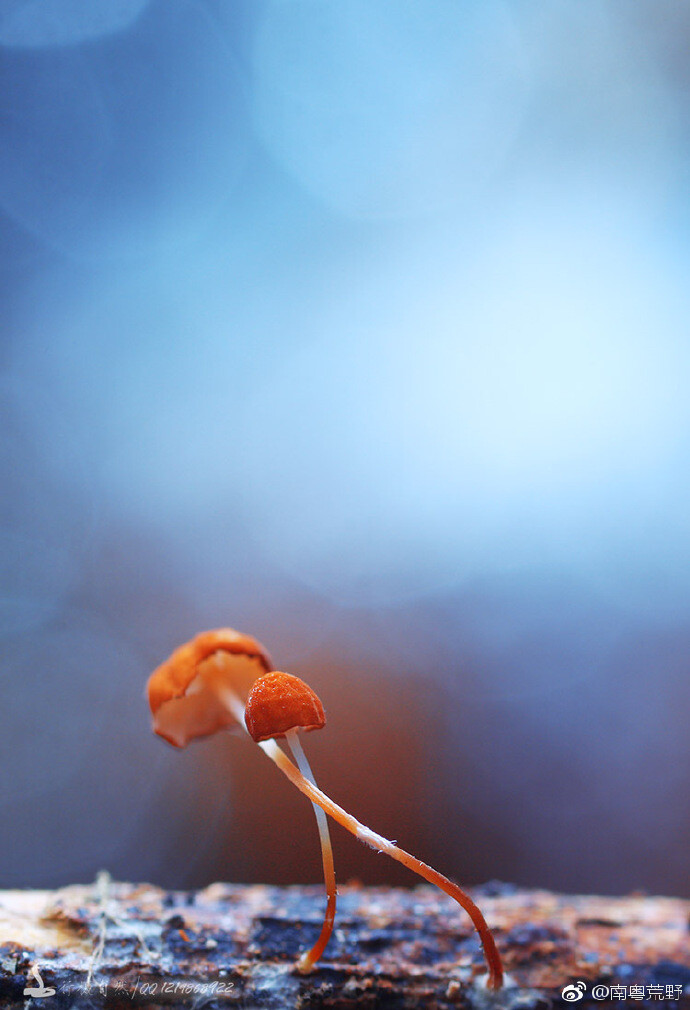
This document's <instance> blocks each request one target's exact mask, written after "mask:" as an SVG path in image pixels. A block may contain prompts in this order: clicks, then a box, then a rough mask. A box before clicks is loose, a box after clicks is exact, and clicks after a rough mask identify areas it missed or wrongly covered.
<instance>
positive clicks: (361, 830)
mask: <svg viewBox="0 0 690 1010" xmlns="http://www.w3.org/2000/svg"><path fill="white" fill-rule="evenodd" d="M259 747H261V749H262V750H263V752H264V754H266V756H267V757H269V758H270V759H271V761H273V762H274V764H276V765H277V766H278V768H280V770H281V771H282V772H283V774H284V775H286V776H287V778H289V779H290V781H291V782H292V784H293V785H295V786H297V788H298V789H299V790H300V791H301V792H303V793H304V795H305V796H306V797H307V798H308V799H310V800H311V802H312V803H317V804H318V805H319V806H320V807H321V809H322V810H324V811H325V812H326V813H327V814H329V816H331V817H332V818H333V820H334V821H337V822H338V824H340V825H341V826H342V827H344V828H345V829H346V830H347V831H349V832H351V834H353V835H355V837H356V838H359V840H360V841H361V842H364V843H365V844H366V845H370V846H371V847H372V848H373V849H377V850H378V851H379V852H385V853H386V855H388V856H390V857H391V858H392V859H396V860H397V861H398V862H399V863H402V864H403V866H406V867H407V868H408V869H409V870H412V871H413V873H417V874H419V876H420V877H423V878H424V879H425V880H428V881H429V883H430V884H435V885H436V887H440V889H441V890H442V891H445V893H446V894H448V895H449V896H450V897H451V898H453V899H454V900H455V901H457V902H458V904H459V905H461V906H462V908H464V909H465V911H466V912H467V914H468V915H469V917H470V919H471V920H472V924H473V925H474V928H475V929H476V930H477V933H478V934H479V939H480V940H481V943H482V947H483V949H484V956H485V958H486V963H487V966H488V969H489V978H488V981H487V987H488V988H489V989H500V988H501V986H502V985H503V964H502V962H501V955H500V954H499V953H498V949H497V947H496V942H495V940H494V938H493V936H492V934H491V930H490V929H489V927H488V926H487V924H486V920H485V918H484V916H483V915H482V913H481V911H480V910H479V908H478V907H477V906H476V905H475V903H474V902H473V901H472V899H471V898H470V897H469V895H467V894H465V892H464V891H463V890H462V888H461V887H459V886H458V885H457V884H455V883H453V881H452V880H449V879H448V877H444V875H443V874H442V873H439V872H438V870H435V869H434V868H433V867H432V866H428V865H427V864H426V863H423V862H422V860H421V859H417V857H416V856H413V855H411V854H410V853H409V852H406V851H405V850H404V849H401V848H400V847H399V846H397V845H396V844H395V843H394V842H391V841H389V840H388V839H387V838H384V837H383V836H382V835H377V834H376V832H375V831H371V830H370V829H369V828H367V827H366V825H364V824H361V823H360V822H359V821H358V820H357V819H356V818H355V817H353V816H352V814H348V812H347V811H346V810H343V808H342V807H340V806H338V804H337V803H334V802H333V800H332V799H331V798H330V797H329V796H327V795H326V794H325V793H324V792H322V791H321V790H320V789H319V787H318V786H316V785H314V784H313V783H312V782H309V781H308V779H306V778H305V777H304V775H302V773H301V772H300V771H299V769H298V768H296V767H295V766H294V765H293V763H292V761H291V760H290V758H289V757H288V756H287V754H285V753H284V752H283V751H282V750H281V749H280V747H279V746H278V744H277V743H276V742H275V740H263V741H261V743H259Z"/></svg>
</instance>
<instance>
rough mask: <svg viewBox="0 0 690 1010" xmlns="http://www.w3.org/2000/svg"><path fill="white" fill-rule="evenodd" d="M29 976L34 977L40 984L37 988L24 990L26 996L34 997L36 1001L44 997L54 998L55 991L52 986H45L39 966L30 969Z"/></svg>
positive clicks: (31, 987)
mask: <svg viewBox="0 0 690 1010" xmlns="http://www.w3.org/2000/svg"><path fill="white" fill-rule="evenodd" d="M29 975H33V977H34V978H35V979H36V981H37V982H38V985H37V986H30V985H29V986H27V987H26V989H25V990H24V995H25V996H33V998H34V999H40V998H41V997H42V996H54V995H55V990H54V989H53V988H52V986H46V985H43V979H42V978H41V973H40V971H39V970H38V965H37V964H34V965H32V966H31V968H29Z"/></svg>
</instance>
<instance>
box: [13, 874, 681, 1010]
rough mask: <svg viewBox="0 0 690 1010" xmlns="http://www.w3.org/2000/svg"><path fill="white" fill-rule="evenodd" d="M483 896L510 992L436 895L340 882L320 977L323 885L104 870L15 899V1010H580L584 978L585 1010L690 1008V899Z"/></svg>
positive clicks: (488, 891) (456, 912) (498, 888)
mask: <svg viewBox="0 0 690 1010" xmlns="http://www.w3.org/2000/svg"><path fill="white" fill-rule="evenodd" d="M471 893H472V895H473V897H474V898H475V900H476V901H477V902H478V904H479V906H480V907H481V909H482V911H483V912H484V915H485V916H486V919H487V922H488V924H489V926H490V927H491V929H492V930H493V931H494V934H495V937H496V941H497V943H498V946H499V949H500V951H501V954H502V956H503V958H504V962H505V967H506V971H507V972H508V976H509V985H508V986H507V987H506V988H505V989H503V990H502V991H501V992H500V993H498V994H493V993H490V992H488V991H487V990H486V989H485V988H484V987H483V985H482V976H483V974H484V971H485V968H484V963H483V959H482V954H481V949H480V946H479V943H478V940H477V937H476V934H475V933H474V932H473V930H472V927H471V924H470V922H469V920H468V919H467V917H466V916H465V914H464V913H463V912H462V910H461V909H460V908H458V907H457V906H456V905H455V903H454V902H452V901H451V900H450V899H448V898H446V896H445V895H443V894H441V893H439V892H438V891H436V890H435V889H433V888H430V887H418V888H415V889H414V890H402V889H392V888H391V889H387V888H365V887H358V886H347V887H343V888H341V889H340V892H339V900H338V913H337V917H336V929H335V932H334V934H333V937H332V939H331V942H330V944H329V946H328V948H327V950H326V954H325V956H324V958H323V959H322V961H321V962H320V964H319V965H318V967H317V969H316V970H315V971H314V972H312V974H311V975H308V976H302V975H299V974H298V973H297V972H296V971H295V968H294V963H295V960H296V958H297V957H298V955H299V954H300V953H301V952H302V951H303V950H304V949H305V948H307V947H308V946H310V945H311V944H312V943H313V942H314V940H315V938H316V936H317V935H318V932H319V928H320V925H321V916H322V913H323V907H324V896H323V893H322V889H321V888H319V887H287V888H279V887H268V886H259V885H256V886H247V885H231V884H213V885H212V886H210V887H207V888H206V889H205V890H202V891H195V892H183V893H181V892H166V891H163V890H161V889H159V888H157V887H152V886H149V885H144V884H142V885H135V884H127V883H114V882H112V881H111V880H110V879H109V878H108V877H107V876H106V875H104V874H103V875H101V876H100V877H99V879H98V880H97V881H96V883H95V884H92V885H88V886H82V885H75V886H73V887H66V888H62V889H61V890H58V891H4V892H0V1006H1V1007H2V1008H3V1010H4V1008H6V1010H15V1008H20V1007H21V1008H24V1007H45V1008H47V1010H72V1008H74V1010H88V1008H91V1007H94V1008H96V1007H104V1008H109V1010H122V1008H125V1007H127V1008H132V1007H138V1008H141V1007H146V1008H149V1010H158V1008H159V1007H161V1008H162V1007H165V1008H168V1010H170V1008H180V1010H181V1008H197V1010H198V1008H201V1007H206V1008H208V1010H215V1008H220V1007H224V1008H236V1007H241V1008H246V1010H251V1008H263V1007H267V1008H280V1010H289V1008H292V1007H295V1008H307V1007H310V1008H311V1007H313V1008H318V1007H324V1008H325V1007H328V1008H348V1007H354V1006H364V1007H372V1008H378V1007H382V1008H397V1007H400V1008H414V1007H425V1008H426V1007H428V1008H430V1010H436V1008H450V1007H458V1006H463V1007H469V1008H476V1010H491V1008H497V1010H498V1008H500V1010H513V1008H517V1007H521V1008H523V1010H524V1008H528V1007H539V1006H541V1007H548V1006H552V1005H554V1003H558V1004H559V1005H562V1006H565V1004H566V1000H565V999H563V997H562V995H561V991H562V989H563V987H565V986H566V985H569V984H570V985H573V986H576V987H577V983H578V982H579V983H580V986H579V992H581V993H582V997H581V998H580V999H577V1000H572V1002H576V1003H577V1004H578V1005H579V1006H580V1007H583V1008H584V1007H592V1006H597V1005H606V1006H609V1007H610V1006H612V1005H618V1006H621V1005H626V1006H638V1007H641V1006H644V1007H648V1006H650V1005H653V1006H654V1005H656V1006H665V1007H667V1008H668V1007H679V1008H681V1007H682V1008H683V1010H688V1007H690V931H689V921H690V902H688V901H684V900H680V899H675V898H659V897H647V896H644V895H631V896H628V897H622V898H611V897H600V896H591V895H586V896H567V895H559V894H553V893H551V892H547V891H525V890H519V889H517V888H514V887H511V886H509V885H504V884H489V885H486V886H485V887H484V888H477V889H475V890H473V891H472V892H471ZM36 971H37V972H38V976H37V975H36V973H35V972H36ZM39 976H40V981H41V983H42V986H43V987H44V991H45V992H46V994H45V995H39V993H40V991H41V990H40V987H39V985H38V977H39ZM596 986H598V987H599V989H598V990H596V989H595V987H596ZM583 987H584V988H583ZM25 989H33V990H34V992H33V993H31V992H29V993H28V994H25V993H24V990H25ZM51 989H52V990H54V992H50V990H51ZM604 989H606V990H608V992H606V993H605V992H604ZM622 990H624V994H623V993H622ZM597 993H598V995H597ZM571 995H572V993H571Z"/></svg>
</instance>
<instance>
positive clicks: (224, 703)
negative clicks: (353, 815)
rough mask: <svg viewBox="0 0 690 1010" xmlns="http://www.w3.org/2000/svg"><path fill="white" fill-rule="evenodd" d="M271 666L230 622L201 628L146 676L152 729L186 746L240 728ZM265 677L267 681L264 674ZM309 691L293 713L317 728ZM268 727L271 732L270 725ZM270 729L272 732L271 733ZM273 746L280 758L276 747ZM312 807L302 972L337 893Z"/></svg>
mask: <svg viewBox="0 0 690 1010" xmlns="http://www.w3.org/2000/svg"><path fill="white" fill-rule="evenodd" d="M272 669H273V664H272V663H271V657H270V656H269V654H268V653H267V652H266V650H265V649H264V647H263V646H262V645H261V644H260V643H259V642H257V641H256V639H254V638H251V637H250V636H249V635H243V634H241V633H240V632H239V631H235V630H234V629H232V628H220V629H217V630H215V631H204V632H202V633H201V634H199V635H197V636H196V637H195V638H193V639H192V640H191V641H190V642H186V643H185V644H184V645H181V646H180V647H179V648H178V649H176V650H175V651H174V652H173V653H172V655H171V656H170V657H169V658H168V659H167V660H166V661H165V662H164V663H162V664H161V665H160V666H159V667H157V668H156V669H155V670H154V671H153V673H152V674H151V676H150V677H149V680H148V684H147V695H148V700H149V705H150V708H151V714H152V715H153V729H154V731H155V732H156V733H157V734H158V735H159V736H162V737H163V739H165V740H167V741H168V743H171V744H172V745H173V746H174V747H186V746H187V744H188V743H190V742H191V741H192V740H195V739H197V738H198V737H204V736H209V735H210V734H212V733H216V732H218V730H222V729H227V730H234V729H238V728H241V729H242V730H243V731H245V730H246V725H245V708H244V703H245V701H246V698H247V695H248V693H249V691H250V689H251V687H252V685H253V684H254V682H255V681H256V680H257V678H258V677H260V676H261V675H262V674H264V675H267V676H268V677H269V678H270V677H271V676H272V675H271V674H270V673H267V671H271V670H272ZM277 676H278V677H279V678H287V679H288V680H289V681H295V682H297V683H299V684H301V683H302V681H298V678H297V677H290V675H289V674H283V673H281V674H278V675H277ZM268 683H269V684H270V683H271V680H270V679H269V681H268ZM267 690H268V689H267ZM310 693H311V695H312V696H313V699H315V703H314V701H313V700H312V702H311V707H310V705H308V704H306V703H305V700H304V698H302V708H301V709H300V712H299V713H297V719H298V721H299V717H300V716H302V717H303V718H304V722H303V724H302V725H303V728H304V729H317V728H318V726H317V722H318V720H319V718H320V720H321V722H320V725H323V723H324V714H323V707H322V706H321V702H320V701H319V700H318V698H317V697H316V695H315V694H314V692H313V691H311V692H310ZM288 697H292V696H290V693H289V690H287V691H286V689H285V687H283V690H282V692H277V693H276V699H278V704H279V705H282V706H283V708H284V709H289V708H290V704H288V703H287V702H286V700H285V699H286V698H288ZM281 699H282V700H281ZM295 701H296V704H297V705H298V707H299V704H300V701H299V691H298V692H297V693H296V695H295ZM314 705H315V706H316V707H314ZM319 712H320V714H319ZM295 714H296V713H295V710H294V705H293V710H292V711H291V712H288V716H287V722H288V723H291V725H295V721H294V717H295ZM284 728H285V730H286V731H287V734H288V737H289V739H290V741H291V743H293V741H292V737H291V732H290V731H291V726H288V725H285V727H284ZM273 729H274V731H275V732H277V730H276V727H275V726H274V727H273ZM270 735H271V736H273V735H274V733H273V732H272V733H270ZM283 735H284V734H283ZM295 740H296V743H294V747H296V748H297V750H295V751H294V753H295V758H296V760H297V761H298V764H299V768H300V769H301V770H300V771H298V770H297V768H294V766H291V767H293V770H294V772H295V774H296V775H297V777H298V779H299V780H301V779H302V776H303V775H305V776H307V778H308V780H309V783H313V782H314V777H313V775H312V771H311V768H310V767H309V762H308V761H307V758H306V755H305V754H304V752H303V751H302V748H301V746H300V744H299V740H298V739H297V737H296V734H295ZM277 749H278V750H279V752H280V754H281V755H282V757H283V758H285V755H284V754H283V752H282V751H280V748H277ZM285 760H288V759H287V758H285ZM313 807H314V814H315V816H316V824H317V828H318V832H319V839H320V842H321V851H322V857H323V870H324V882H325V886H326V894H327V904H326V912H325V915H324V924H323V928H322V930H321V933H320V935H319V938H318V939H317V941H316V943H315V944H314V946H313V947H312V949H311V950H310V951H308V952H307V953H305V954H303V955H302V957H301V958H300V959H299V961H298V963H297V967H298V969H299V970H300V971H302V972H307V971H310V970H311V968H312V967H313V966H314V964H315V963H316V962H317V961H318V959H319V958H320V957H321V954H322V953H323V950H324V948H325V946H326V944H327V943H328V940H329V938H330V935H331V932H332V930H333V921H334V918H335V906H336V894H337V892H336V884H335V870H334V867H333V849H332V847H331V839H330V834H329V831H328V821H327V819H326V815H325V814H324V812H323V810H322V809H321V807H320V806H318V805H317V804H316V803H314V804H313Z"/></svg>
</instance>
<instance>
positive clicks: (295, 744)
mask: <svg viewBox="0 0 690 1010" xmlns="http://www.w3.org/2000/svg"><path fill="white" fill-rule="evenodd" d="M285 738H286V740H287V742H288V744H289V745H290V749H291V750H292V753H293V755H294V757H295V761H296V762H297V766H298V768H299V770H300V772H301V773H302V775H303V776H304V778H305V779H307V781H308V782H310V783H311V785H313V786H316V781H315V780H314V774H313V772H312V770H311V767H310V765H309V762H308V761H307V755H306V754H305V753H304V750H303V749H302V744H301V741H300V738H299V733H298V731H297V730H296V729H291V730H288V732H287V733H286V734H285ZM281 753H282V752H281ZM312 806H313V808H314V816H315V817H316V826H317V828H318V829H319V838H320V840H321V856H322V859H323V879H324V883H325V885H326V894H327V903H326V915H325V917H324V920H323V926H322V927H321V932H320V934H319V938H318V940H317V941H316V943H315V944H314V946H313V947H312V949H311V950H310V951H309V952H308V953H306V954H302V956H301V958H300V959H299V961H298V962H297V968H298V970H299V971H301V972H303V973H304V974H306V973H307V972H309V971H311V969H312V968H313V967H314V965H315V964H316V962H317V961H318V960H319V958H320V957H321V955H322V954H323V952H324V950H325V948H326V944H327V943H328V941H329V940H330V938H331V933H332V932H333V922H334V920H335V905H336V895H337V890H336V885H335V867H334V865H333V847H332V846H331V836H330V832H329V830H328V818H327V817H326V815H325V813H324V812H323V810H322V809H321V807H320V806H319V805H318V803H315V802H314V801H313V800H312Z"/></svg>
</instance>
